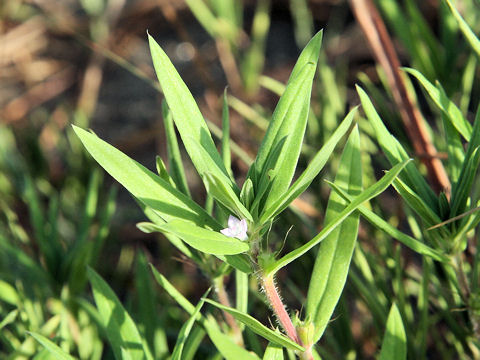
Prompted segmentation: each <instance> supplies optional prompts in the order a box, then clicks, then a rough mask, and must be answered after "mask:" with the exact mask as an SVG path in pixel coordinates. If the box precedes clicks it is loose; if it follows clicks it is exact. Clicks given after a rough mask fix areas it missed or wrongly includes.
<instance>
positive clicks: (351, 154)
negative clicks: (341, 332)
mask: <svg viewBox="0 0 480 360" xmlns="http://www.w3.org/2000/svg"><path fill="white" fill-rule="evenodd" d="M361 163H362V160H361V156H360V135H359V133H358V127H355V129H354V130H353V131H352V133H351V135H350V137H349V139H348V142H347V144H346V146H345V148H344V150H343V153H342V157H341V159H340V165H339V167H338V170H337V175H336V176H335V184H337V185H338V186H341V187H344V188H346V189H348V190H347V191H348V193H349V194H351V195H358V194H359V193H360V192H361V190H362V168H361ZM347 204H348V203H347V202H346V201H345V200H343V199H342V198H341V196H340V195H338V194H337V193H335V192H331V193H330V198H329V200H328V206H327V212H326V214H325V224H328V223H329V222H331V221H332V220H333V219H335V218H336V217H337V216H338V215H339V214H340V213H341V212H342V210H343V209H345V207H346V206H347ZM358 224H359V214H358V212H355V213H353V214H351V215H350V216H349V217H347V218H346V219H345V220H344V221H343V222H342V223H341V224H340V225H339V226H338V227H337V228H336V229H335V230H333V231H332V232H331V233H330V235H328V236H327V237H326V238H325V240H324V241H323V242H322V244H321V245H320V249H319V251H318V253H317V258H316V260H315V266H314V268H313V273H312V277H311V278H310V285H309V288H308V296H307V309H306V310H307V311H306V316H307V318H310V319H312V321H313V324H314V326H315V334H314V339H313V343H316V342H317V341H318V339H319V338H320V337H321V336H322V334H323V332H324V331H325V328H326V327H327V324H328V321H329V319H330V317H331V316H332V314H333V311H334V309H335V306H336V305H337V302H338V300H339V299H340V296H341V294H342V291H343V287H344V286H345V282H346V280H347V275H348V269H349V268H350V261H351V259H352V254H353V249H354V248H355V243H356V240H357V234H358Z"/></svg>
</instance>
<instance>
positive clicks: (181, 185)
mask: <svg viewBox="0 0 480 360" xmlns="http://www.w3.org/2000/svg"><path fill="white" fill-rule="evenodd" d="M162 114H163V125H164V126H165V137H166V139H167V156H168V164H169V165H170V172H171V176H172V180H173V182H174V183H175V185H176V186H177V189H178V190H180V191H181V192H182V193H184V194H185V195H187V196H189V197H190V190H189V189H188V183H187V178H186V176H185V169H184V167H183V163H182V157H181V155H180V148H179V147H178V141H177V134H175V128H174V126H173V117H172V113H171V112H170V109H169V108H168V105H167V103H166V102H165V101H164V102H162Z"/></svg>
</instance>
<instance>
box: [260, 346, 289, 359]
mask: <svg viewBox="0 0 480 360" xmlns="http://www.w3.org/2000/svg"><path fill="white" fill-rule="evenodd" d="M283 359H284V357H283V347H281V346H280V345H278V344H275V343H273V342H271V343H269V344H268V346H267V348H266V349H265V353H264V354H263V360H283Z"/></svg>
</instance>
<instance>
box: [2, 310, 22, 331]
mask: <svg viewBox="0 0 480 360" xmlns="http://www.w3.org/2000/svg"><path fill="white" fill-rule="evenodd" d="M17 316H18V310H17V309H15V310H12V311H10V312H9V313H8V314H7V315H5V317H4V318H3V320H2V321H1V322H0V330H2V329H3V328H4V327H5V326H7V325H8V324H11V323H13V322H14V321H15V320H16V318H17Z"/></svg>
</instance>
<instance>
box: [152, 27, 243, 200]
mask: <svg viewBox="0 0 480 360" xmlns="http://www.w3.org/2000/svg"><path fill="white" fill-rule="evenodd" d="M148 42H149V45H150V52H151V54H152V60H153V65H154V67H155V72H156V74H157V78H158V81H159V82H160V86H161V87H162V91H163V94H164V95H165V99H166V101H167V104H168V107H169V108H170V111H171V113H172V115H173V120H174V121H175V125H176V126H177V129H178V132H179V133H180V136H181V138H182V141H183V144H184V146H185V149H186V150H187V152H188V155H189V156H190V158H191V159H192V162H193V165H194V166H195V168H196V169H197V171H198V173H199V174H200V175H201V176H203V174H204V173H205V172H206V171H209V172H213V173H215V175H217V176H218V177H220V176H221V174H223V175H224V176H225V178H226V179H228V186H230V187H231V188H232V189H234V190H235V191H236V192H239V189H238V187H237V186H236V184H235V183H234V182H233V180H232V179H231V178H230V177H229V174H228V172H227V170H226V169H225V166H224V165H223V161H222V158H221V157H220V154H219V153H218V151H217V148H216V147H215V144H214V142H213V140H212V136H211V134H210V131H209V130H208V127H207V124H206V122H205V120H204V118H203V116H202V114H201V113H200V109H199V108H198V106H197V104H196V102H195V100H194V98H193V96H192V94H191V93H190V90H188V88H187V86H186V85H185V83H184V82H183V80H182V79H181V77H180V75H179V74H178V72H177V70H175V67H174V66H173V64H172V62H171V61H170V59H169V58H168V56H167V54H165V52H164V51H163V50H162V48H161V47H160V46H159V45H158V44H157V43H156V41H155V40H154V39H153V37H151V36H150V35H148ZM198 147H201V148H202V149H203V150H205V152H199V151H198ZM206 158H208V159H206ZM206 160H209V162H210V164H207V162H206Z"/></svg>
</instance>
